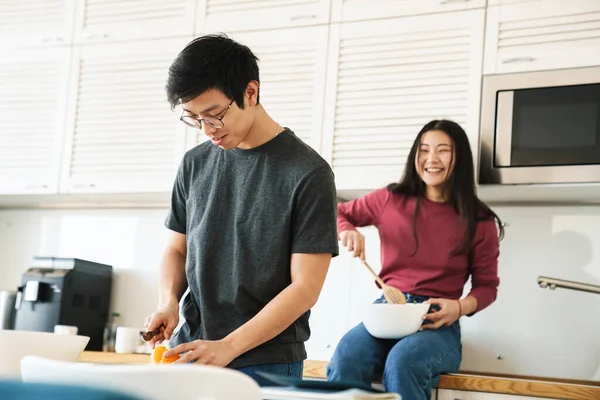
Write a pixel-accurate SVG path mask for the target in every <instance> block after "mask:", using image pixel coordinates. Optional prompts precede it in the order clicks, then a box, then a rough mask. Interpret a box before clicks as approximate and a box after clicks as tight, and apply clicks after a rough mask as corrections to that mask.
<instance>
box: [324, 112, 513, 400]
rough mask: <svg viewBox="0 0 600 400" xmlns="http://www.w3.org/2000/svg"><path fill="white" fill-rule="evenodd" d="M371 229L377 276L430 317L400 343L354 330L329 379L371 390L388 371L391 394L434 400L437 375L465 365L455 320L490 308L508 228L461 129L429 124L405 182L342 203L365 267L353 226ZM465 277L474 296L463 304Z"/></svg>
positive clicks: (344, 232) (348, 236)
mask: <svg viewBox="0 0 600 400" xmlns="http://www.w3.org/2000/svg"><path fill="white" fill-rule="evenodd" d="M496 223H497V224H498V229H496ZM368 225H374V226H376V227H377V229H378V231H379V236H380V239H381V263H382V269H381V273H380V277H381V278H382V279H383V281H384V282H385V283H386V284H388V285H391V286H394V287H396V288H398V289H400V290H401V291H402V292H403V293H405V295H406V297H407V301H408V302H425V303H428V304H430V305H431V307H430V311H429V313H428V314H427V315H426V316H425V319H426V321H425V322H424V324H423V326H422V328H421V330H420V331H418V332H417V333H415V334H413V335H410V336H407V337H405V338H403V339H400V340H383V339H377V338H374V337H373V336H371V335H369V333H368V332H367V331H366V329H365V327H364V326H363V325H362V324H360V325H358V326H356V327H355V328H353V329H352V330H350V331H349V332H348V333H346V335H345V336H344V337H343V338H342V340H341V341H340V343H339V344H338V346H337V348H336V350H335V353H334V355H333V357H332V360H331V363H330V364H329V365H328V367H327V379H328V380H330V381H357V382H362V383H365V384H370V383H371V382H372V381H373V380H376V379H378V378H380V377H381V376H382V373H383V385H384V386H385V389H386V390H387V391H390V392H396V393H399V394H400V395H401V396H402V398H403V399H407V400H408V399H410V400H416V399H427V400H429V399H430V398H431V390H432V387H433V386H434V385H435V384H436V383H437V381H438V379H439V375H440V374H441V373H447V372H456V371H458V368H459V366H460V363H461V359H462V345H461V341H460V325H459V323H458V319H459V318H460V317H461V316H463V315H468V316H471V315H473V314H475V313H476V312H479V311H481V310H483V309H484V308H486V307H487V306H489V305H490V304H491V303H492V302H494V300H495V299H496V292H497V287H498V284H499V279H498V274H497V270H498V268H497V267H498V255H499V239H501V238H502V236H503V234H504V229H503V228H502V224H501V222H500V219H499V218H498V216H497V215H496V214H495V213H494V212H493V211H492V210H490V209H489V208H488V207H487V206H486V205H485V204H484V203H483V202H481V200H479V199H478V198H477V195H476V194H475V178H474V171H473V156H472V154H471V147H470V146H469V140H468V138H467V135H466V133H465V131H464V130H463V129H462V128H461V127H460V126H459V125H458V124H456V123H455V122H452V121H448V120H434V121H431V122H429V123H428V124H427V125H425V126H424V127H423V129H421V131H420V132H419V134H418V135H417V138H416V140H415V142H414V144H413V146H412V148H411V150H410V153H409V155H408V161H407V163H406V168H405V172H404V176H403V177H402V180H401V181H400V183H396V184H391V185H389V186H388V187H387V188H383V189H379V190H377V191H375V192H372V193H370V194H368V195H366V196H365V197H362V198H359V199H356V200H353V201H350V202H348V203H342V204H339V205H338V232H339V236H340V239H341V241H342V243H343V245H344V246H345V247H346V248H347V249H348V250H349V251H351V252H353V254H354V256H355V257H356V256H358V257H360V258H361V259H363V260H364V258H365V239H364V236H363V235H362V234H360V233H359V232H358V231H356V229H355V228H356V227H360V226H368ZM498 234H499V235H498ZM469 275H470V276H471V283H472V289H471V291H470V293H469V294H468V295H467V296H466V297H464V298H462V299H461V298H460V297H461V295H462V293H463V288H464V285H465V283H466V281H467V279H468V278H469ZM382 301H384V300H383V298H382V299H380V300H378V302H382Z"/></svg>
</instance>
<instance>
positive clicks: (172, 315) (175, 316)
mask: <svg viewBox="0 0 600 400" xmlns="http://www.w3.org/2000/svg"><path fill="white" fill-rule="evenodd" d="M178 323H179V305H178V304H166V305H163V306H159V307H158V309H157V310H156V311H155V312H154V314H152V315H150V316H149V317H147V318H146V322H145V323H144V326H145V328H146V329H147V330H148V331H152V332H159V333H158V334H156V335H154V337H153V338H152V339H151V340H150V345H151V346H152V348H154V346H156V344H157V343H160V342H162V341H163V340H165V339H170V338H171V335H172V334H173V331H174V330H175V328H177V324H178Z"/></svg>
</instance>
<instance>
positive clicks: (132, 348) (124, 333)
mask: <svg viewBox="0 0 600 400" xmlns="http://www.w3.org/2000/svg"><path fill="white" fill-rule="evenodd" d="M140 332H141V331H140V330H139V329H138V328H128V327H126V326H118V327H117V335H116V337H115V352H116V353H135V352H136V351H137V348H138V346H139V345H140V342H141V336H140Z"/></svg>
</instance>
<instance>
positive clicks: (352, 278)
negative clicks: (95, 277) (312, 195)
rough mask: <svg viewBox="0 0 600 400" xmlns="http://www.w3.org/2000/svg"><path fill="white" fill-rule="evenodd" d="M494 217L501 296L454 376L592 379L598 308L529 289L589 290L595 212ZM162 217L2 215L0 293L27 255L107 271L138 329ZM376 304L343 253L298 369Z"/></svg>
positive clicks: (538, 211)
mask: <svg viewBox="0 0 600 400" xmlns="http://www.w3.org/2000/svg"><path fill="white" fill-rule="evenodd" d="M494 209H495V210H496V212H498V213H499V214H500V216H501V218H502V219H503V220H505V221H506V222H507V223H508V224H509V226H508V227H507V231H506V238H505V239H504V241H503V242H502V247H501V260H500V279H501V284H500V292H499V296H498V300H497V301H496V303H494V304H493V305H492V306H490V308H488V309H486V310H484V311H483V312H482V313H480V314H478V315H476V316H474V317H472V318H463V320H462V327H463V345H464V357H463V364H462V369H464V370H474V371H486V372H498V373H511V374H523V375H538V376H551V377H552V376H553V377H563V378H574V379H592V378H594V375H595V374H596V371H597V370H598V369H599V368H600V340H598V338H599V337H600V313H599V311H598V310H599V309H600V296H598V295H593V294H589V293H583V292H575V291H569V290H564V289H557V290H556V291H554V292H552V291H550V290H548V289H544V290H543V289H540V288H539V287H538V286H537V283H536V282H537V277H538V276H539V275H545V276H550V277H556V278H562V279H567V280H573V281H581V282H585V283H590V284H596V285H600V230H599V229H598V226H600V206H595V207H496V208H494ZM165 215H166V210H162V209H161V210H93V211H90V210H81V211H79V210H69V211H64V210H61V211H54V210H2V211H0V289H14V288H15V287H16V286H17V285H18V284H19V282H20V277H21V274H22V273H23V271H24V270H25V269H26V268H27V266H28V265H29V262H30V261H31V259H32V257H33V256H34V255H46V256H62V257H78V258H84V259H89V260H92V261H97V262H104V263H108V264H111V265H113V266H114V267H115V274H116V275H115V283H114V290H113V297H112V309H113V310H114V311H118V312H120V313H121V314H122V316H123V317H122V323H123V325H127V326H137V327H141V326H142V325H143V321H144V318H145V317H146V315H147V314H149V313H151V312H152V311H153V309H154V307H155V306H156V302H157V295H156V285H157V271H158V265H159V261H160V257H161V254H162V250H163V246H164V244H165V239H166V234H167V230H166V229H165V228H164V227H163V221H164V217H165ZM363 232H364V233H365V234H366V235H367V238H368V240H367V259H368V261H369V263H370V264H371V266H373V267H374V268H375V269H379V268H380V263H379V255H378V253H379V241H378V237H377V232H376V230H374V229H373V228H367V229H364V230H363ZM467 290H468V288H467ZM378 295H379V291H378V290H377V288H376V287H375V285H374V284H373V280H372V278H371V276H370V275H369V273H368V272H367V271H366V269H365V268H364V267H363V266H362V265H361V264H360V263H359V262H357V261H356V260H353V259H352V258H351V257H350V256H349V255H348V254H347V253H345V252H344V251H342V254H341V255H340V256H339V257H337V258H336V259H335V260H334V262H333V263H332V265H331V268H330V273H329V275H328V277H327V281H326V283H325V287H324V290H323V292H322V294H321V297H320V299H319V302H318V304H317V305H316V306H315V308H314V309H313V314H312V317H311V328H312V335H313V336H312V338H311V339H310V341H309V342H308V344H307V348H308V353H309V358H311V359H325V360H326V359H328V358H329V357H330V356H331V354H332V353H333V350H334V348H335V345H336V343H337V341H338V340H339V339H340V338H341V337H342V335H343V334H344V333H345V332H346V331H347V330H348V329H349V328H351V327H352V326H354V325H355V324H356V323H358V322H359V321H360V318H361V308H362V306H363V305H365V304H368V303H369V302H371V301H372V300H374V299H375V298H376V297H377V296H378ZM498 355H500V356H501V359H498V357H497V356H498ZM595 379H598V378H595Z"/></svg>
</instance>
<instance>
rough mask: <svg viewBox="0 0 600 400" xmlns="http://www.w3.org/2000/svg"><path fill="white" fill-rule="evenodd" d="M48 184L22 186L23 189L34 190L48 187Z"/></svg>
mask: <svg viewBox="0 0 600 400" xmlns="http://www.w3.org/2000/svg"><path fill="white" fill-rule="evenodd" d="M48 188H50V186H48V185H45V184H33V185H25V187H23V189H24V190H36V189H48Z"/></svg>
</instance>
